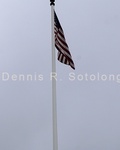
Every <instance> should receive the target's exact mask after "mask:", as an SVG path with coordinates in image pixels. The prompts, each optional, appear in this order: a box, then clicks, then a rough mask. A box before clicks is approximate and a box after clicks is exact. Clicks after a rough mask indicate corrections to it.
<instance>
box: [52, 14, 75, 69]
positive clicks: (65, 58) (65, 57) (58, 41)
mask: <svg viewBox="0 0 120 150" xmlns="http://www.w3.org/2000/svg"><path fill="white" fill-rule="evenodd" d="M54 34H55V47H56V48H57V50H58V60H59V61H60V62H61V63H64V64H66V65H70V66H71V67H72V68H73V69H75V65H74V62H73V60H72V56H71V54H70V51H69V47H68V44H67V42H66V39H65V36H64V32H63V29H62V27H61V25H60V22H59V20H58V18H57V15H56V13H55V11H54Z"/></svg>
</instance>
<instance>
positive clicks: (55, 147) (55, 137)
mask: <svg viewBox="0 0 120 150" xmlns="http://www.w3.org/2000/svg"><path fill="white" fill-rule="evenodd" d="M54 2H55V0H50V5H51V32H52V34H51V35H52V37H51V38H52V75H53V76H54V74H56V54H55V37H54V5H55V3H54ZM53 76H52V121H53V150H58V135H57V103H56V79H55V78H54V77H53Z"/></svg>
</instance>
